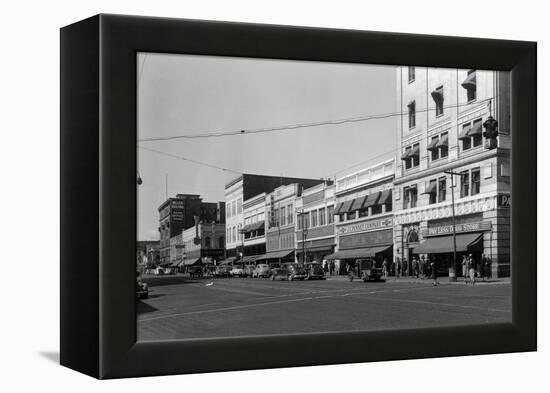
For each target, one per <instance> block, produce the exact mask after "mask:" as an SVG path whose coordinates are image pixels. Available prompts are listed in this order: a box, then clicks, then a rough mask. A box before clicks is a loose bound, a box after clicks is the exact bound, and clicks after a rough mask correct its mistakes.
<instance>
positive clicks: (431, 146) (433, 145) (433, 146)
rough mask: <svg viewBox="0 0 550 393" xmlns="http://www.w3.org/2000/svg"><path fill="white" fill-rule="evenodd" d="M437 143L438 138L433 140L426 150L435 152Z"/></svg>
mask: <svg viewBox="0 0 550 393" xmlns="http://www.w3.org/2000/svg"><path fill="white" fill-rule="evenodd" d="M437 142H439V138H433V139H432V141H431V142H430V143H429V145H428V147H427V148H426V149H427V150H437Z"/></svg>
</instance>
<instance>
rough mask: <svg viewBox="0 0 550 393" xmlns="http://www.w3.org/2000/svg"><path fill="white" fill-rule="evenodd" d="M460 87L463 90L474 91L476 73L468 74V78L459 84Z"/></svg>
mask: <svg viewBox="0 0 550 393" xmlns="http://www.w3.org/2000/svg"><path fill="white" fill-rule="evenodd" d="M461 85H462V87H463V88H465V89H475V88H476V73H475V71H474V72H470V73H469V74H468V77H467V78H466V79H464V82H462V83H461Z"/></svg>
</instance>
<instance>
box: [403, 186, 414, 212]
mask: <svg viewBox="0 0 550 393" xmlns="http://www.w3.org/2000/svg"><path fill="white" fill-rule="evenodd" d="M417 200H418V191H417V189H416V185H414V186H409V187H405V188H403V209H409V208H413V207H416V203H417Z"/></svg>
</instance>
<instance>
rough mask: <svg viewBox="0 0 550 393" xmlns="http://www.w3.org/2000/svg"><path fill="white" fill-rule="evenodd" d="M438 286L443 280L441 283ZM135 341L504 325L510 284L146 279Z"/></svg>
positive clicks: (509, 312)
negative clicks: (147, 288) (146, 289)
mask: <svg viewBox="0 0 550 393" xmlns="http://www.w3.org/2000/svg"><path fill="white" fill-rule="evenodd" d="M444 280H445V279H444ZM145 281H146V282H148V283H149V285H150V297H149V299H146V300H142V301H140V302H139V304H138V340H143V341H148V340H162V339H183V338H199V337H231V336H233V337H234V336H248V335H269V334H290V333H309V332H329V331H350V330H381V329H403V328H422V327H434V326H456V325H468V324H482V323H493V322H505V321H509V320H511V317H512V313H511V310H512V306H511V297H510V295H511V286H510V284H509V283H485V284H476V285H475V286H473V287H472V286H467V285H464V284H454V285H450V284H445V283H444V282H443V283H442V285H439V286H437V287H434V286H432V285H431V281H430V280H425V281H424V280H418V281H415V280H409V281H407V282H394V281H392V279H390V280H389V281H388V282H385V283H383V282H381V283H374V282H373V283H363V282H358V281H354V282H351V283H350V282H349V281H347V280H346V279H343V278H337V279H336V278H332V279H331V278H329V279H327V280H324V281H291V282H287V281H274V282H273V281H270V280H267V279H252V278H215V279H201V280H189V279H185V278H183V277H181V276H170V277H152V278H146V279H145Z"/></svg>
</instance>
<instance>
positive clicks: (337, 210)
mask: <svg viewBox="0 0 550 393" xmlns="http://www.w3.org/2000/svg"><path fill="white" fill-rule="evenodd" d="M342 206H344V202H340V203H338V204H337V205H336V207H335V208H334V214H340V209H342Z"/></svg>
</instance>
